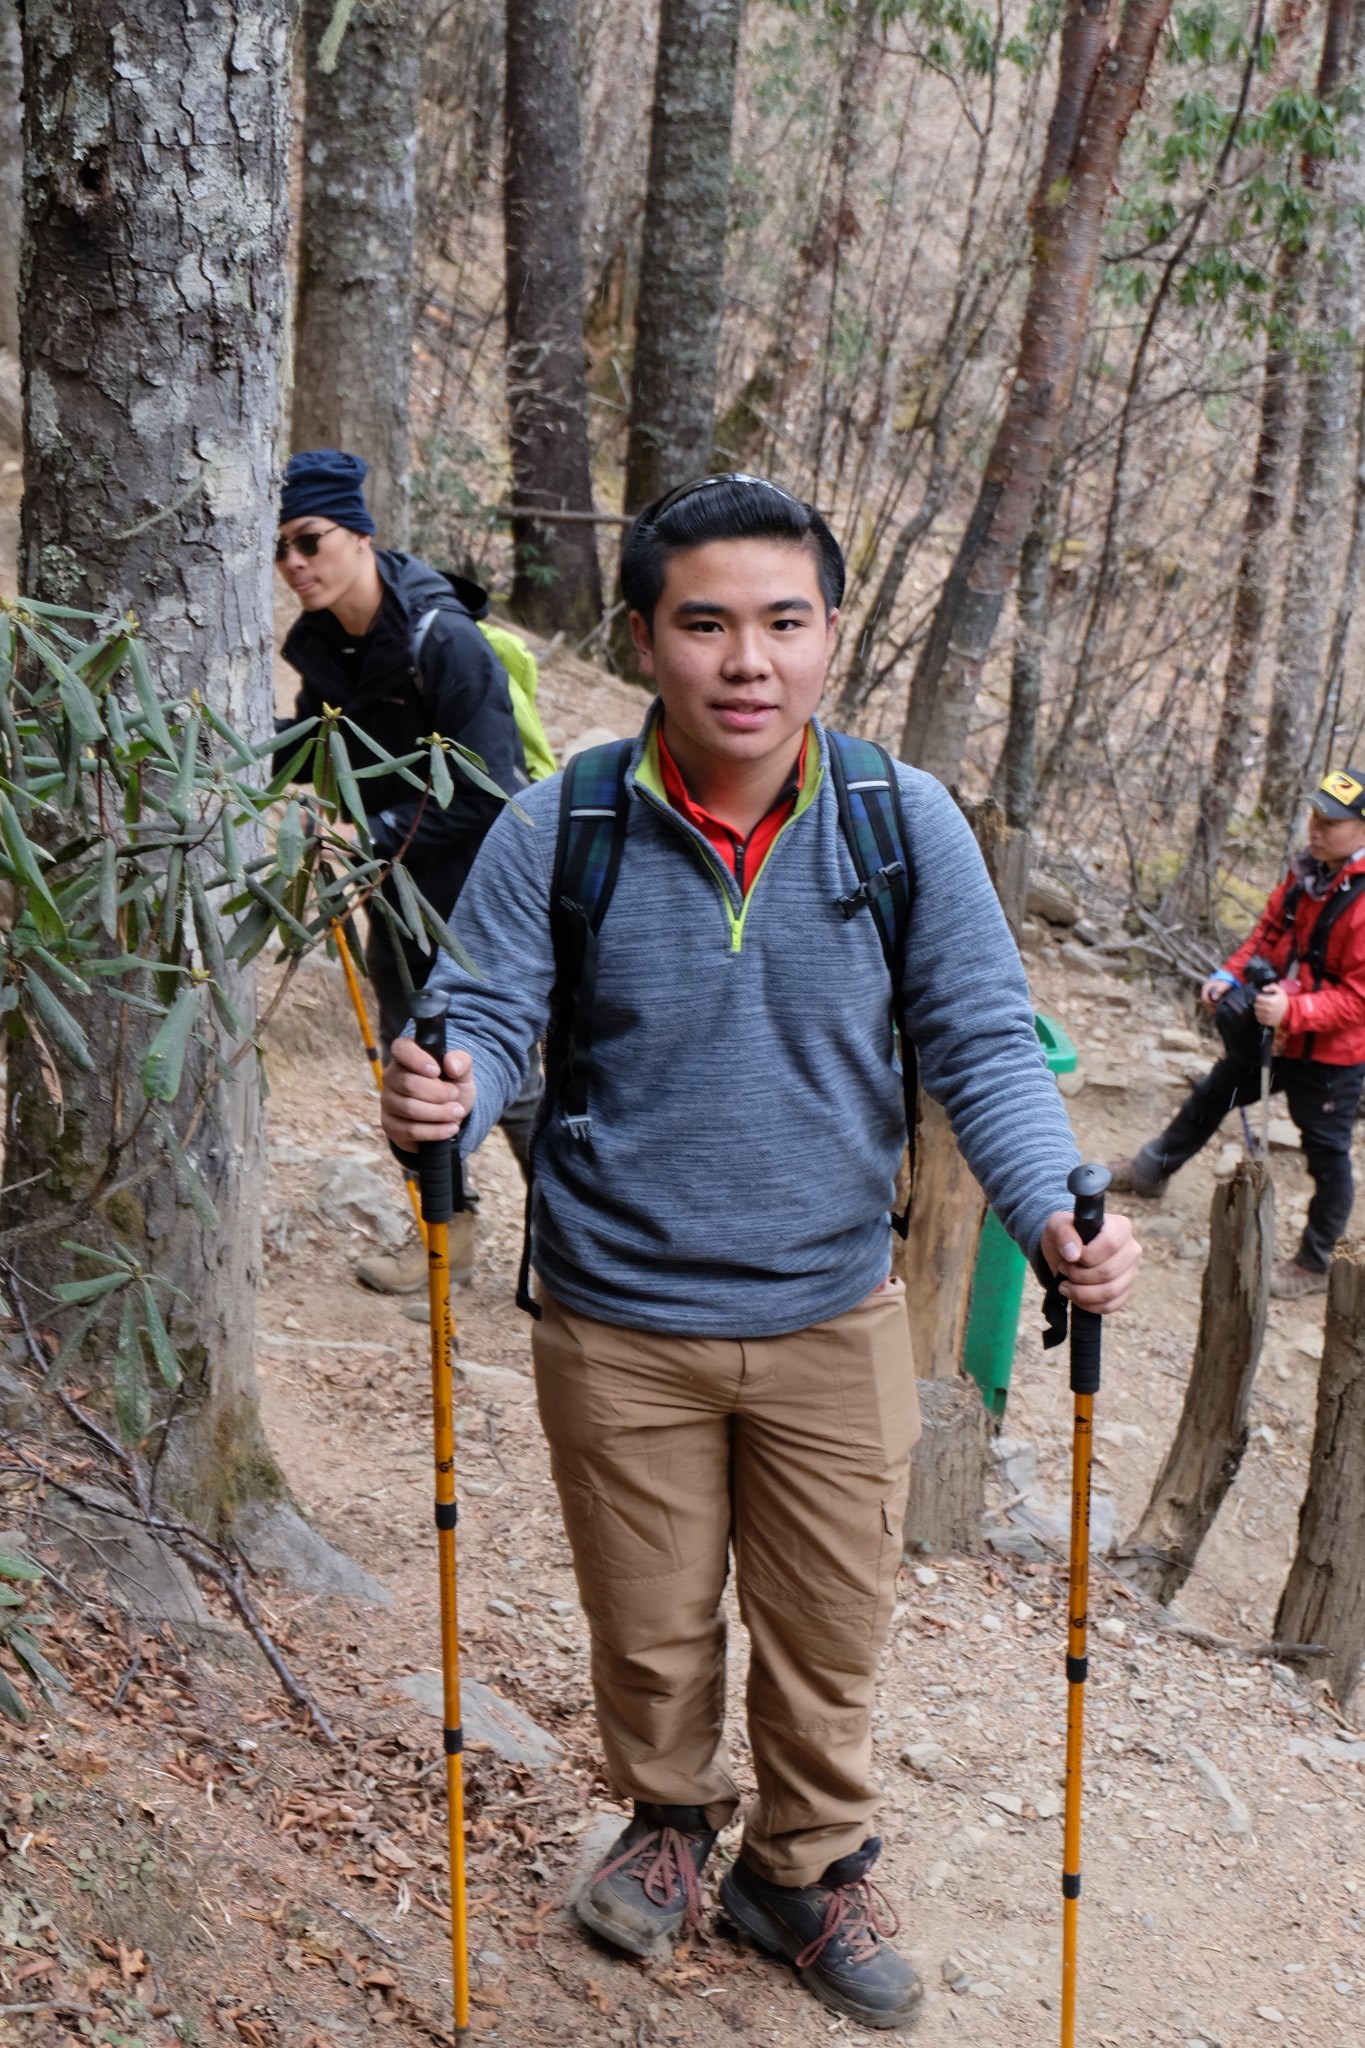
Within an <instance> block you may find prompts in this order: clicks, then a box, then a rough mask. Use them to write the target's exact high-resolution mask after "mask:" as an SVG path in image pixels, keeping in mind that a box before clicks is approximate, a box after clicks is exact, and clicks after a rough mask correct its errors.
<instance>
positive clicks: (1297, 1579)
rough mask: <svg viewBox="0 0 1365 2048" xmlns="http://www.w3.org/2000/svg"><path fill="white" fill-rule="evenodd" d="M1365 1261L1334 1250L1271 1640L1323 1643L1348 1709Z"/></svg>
mask: <svg viewBox="0 0 1365 2048" xmlns="http://www.w3.org/2000/svg"><path fill="white" fill-rule="evenodd" d="M1362 1559H1365V1259H1363V1258H1362V1257H1361V1255H1360V1252H1359V1251H1358V1250H1353V1251H1345V1252H1341V1253H1339V1254H1338V1255H1337V1258H1336V1259H1335V1260H1334V1262H1333V1265H1332V1279H1331V1284H1330V1286H1329V1288H1328V1293H1327V1326H1326V1331H1325V1336H1324V1342H1323V1350H1322V1370H1321V1373H1320V1374H1319V1377H1318V1418H1317V1427H1316V1429H1315V1430H1314V1433H1313V1457H1312V1462H1311V1464H1310V1466H1309V1471H1308V1491H1307V1492H1306V1494H1305V1495H1304V1499H1303V1507H1302V1509H1301V1510H1300V1513H1299V1547H1298V1549H1297V1551H1296V1552H1295V1553H1294V1562H1293V1564H1292V1565H1291V1566H1290V1570H1289V1577H1288V1579H1287V1580H1286V1581H1285V1588H1284V1592H1283V1593H1282V1595H1281V1596H1280V1606H1279V1611H1278V1613H1277V1614H1276V1616H1275V1635H1276V1638H1277V1640H1279V1641H1281V1642H1289V1643H1320V1644H1322V1645H1323V1646H1324V1647H1325V1648H1326V1649H1327V1650H1328V1651H1330V1653H1331V1655H1330V1658H1329V1661H1328V1662H1327V1664H1326V1665H1323V1664H1320V1663H1317V1662H1315V1663H1314V1665H1313V1667H1312V1668H1313V1672H1314V1675H1315V1676H1318V1677H1323V1678H1326V1680H1327V1682H1328V1684H1329V1685H1330V1686H1331V1688H1332V1691H1333V1693H1334V1694H1335V1696H1336V1700H1337V1704H1338V1705H1339V1706H1342V1707H1345V1706H1346V1705H1347V1704H1348V1702H1349V1701H1350V1698H1351V1695H1352V1693H1353V1692H1354V1691H1355V1688H1356V1684H1357V1682H1358V1680H1359V1678H1360V1670H1361V1662H1362V1659H1365V1571H1363V1570H1362V1568H1361V1561H1362Z"/></svg>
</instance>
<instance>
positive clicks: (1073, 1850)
mask: <svg viewBox="0 0 1365 2048" xmlns="http://www.w3.org/2000/svg"><path fill="white" fill-rule="evenodd" d="M1108 1185H1109V1173H1108V1170H1107V1168H1105V1167H1103V1166H1078V1167H1077V1168H1076V1170H1075V1172H1074V1173H1073V1174H1072V1176H1071V1178H1070V1180H1069V1181H1068V1182H1067V1186H1068V1188H1069V1189H1070V1191H1071V1193H1072V1195H1073V1196H1074V1198H1075V1203H1076V1208H1075V1217H1076V1235H1077V1237H1079V1238H1080V1240H1081V1243H1082V1244H1089V1243H1090V1241H1091V1239H1092V1238H1094V1237H1097V1236H1098V1235H1099V1232H1100V1229H1101V1227H1102V1225H1103V1223H1104V1191H1105V1189H1106V1188H1107V1187H1108ZM1099 1385H1100V1318H1099V1317H1098V1316H1097V1315H1092V1314H1091V1313H1090V1311H1089V1310H1088V1309H1083V1308H1075V1307H1073V1308H1072V1310H1071V1392H1072V1394H1073V1396H1074V1398H1075V1417H1074V1422H1073V1427H1072V1442H1071V1573H1070V1591H1069V1598H1068V1604H1067V1637H1066V1679H1067V1688H1066V1815H1065V1824H1064V1831H1063V1838H1062V2048H1075V2041H1076V1942H1077V1936H1078V1933H1079V1918H1080V1904H1081V1771H1082V1765H1083V1762H1084V1755H1085V1680H1086V1674H1087V1670H1088V1668H1089V1667H1088V1658H1087V1653H1086V1644H1087V1640H1088V1629H1089V1611H1088V1610H1089V1602H1090V1467H1091V1455H1092V1452H1093V1449H1094V1435H1093V1425H1094V1414H1095V1395H1096V1394H1097V1393H1098V1392H1099Z"/></svg>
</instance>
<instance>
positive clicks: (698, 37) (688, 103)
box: [625, 0, 740, 512]
mask: <svg viewBox="0 0 1365 2048" xmlns="http://www.w3.org/2000/svg"><path fill="white" fill-rule="evenodd" d="M739 17H740V0H663V7H662V11H661V13H660V16H659V56H658V64H657V67H656V70H655V76H654V111H653V116H652V119H651V124H650V131H649V181H648V184H647V186H646V188H645V219H644V234H643V241H642V253H641V257H640V296H639V302H638V310H637V312H636V316H635V355H634V358H633V361H632V365H631V379H630V436H629V440H628V442H627V446H626V495H625V509H626V511H627V512H638V511H639V510H640V508H641V506H642V505H647V504H649V502H650V501H651V499H654V498H657V497H660V496H662V494H663V493H664V492H665V491H671V490H674V489H675V488H676V487H677V485H679V484H681V483H686V482H687V481H688V479H689V478H690V477H694V476H700V475H702V474H704V473H705V471H706V470H708V469H709V468H710V466H711V438H712V431H713V428H714V423H715V399H716V348H717V344H718V342H719V339H720V313H721V301H722V296H723V287H724V282H725V228H726V218H727V214H728V212H729V203H730V130H731V126H732V124H733V120H734V110H735V65H736V62H737V59H738V55H739Z"/></svg>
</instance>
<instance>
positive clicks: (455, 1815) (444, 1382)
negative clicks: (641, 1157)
mask: <svg viewBox="0 0 1365 2048" xmlns="http://www.w3.org/2000/svg"><path fill="white" fill-rule="evenodd" d="M412 1016H413V1022H414V1024H415V1025H416V1031H415V1033H414V1036H415V1039H416V1042H417V1045H418V1046H419V1047H420V1049H421V1050H422V1051H423V1052H425V1053H429V1054H430V1055H431V1057H432V1059H434V1060H435V1061H436V1062H437V1064H438V1065H439V1064H440V1062H441V1061H442V1059H443V1058H444V1057H445V1051H446V1004H445V1001H444V999H443V998H442V997H441V996H439V995H437V994H436V993H435V991H434V990H431V989H420V990H419V991H418V993H417V994H416V995H415V996H414V997H413V999H412ZM417 1160H418V1165H417V1179H418V1185H419V1187H420V1189H421V1201H422V1221H423V1223H424V1225H425V1231H426V1244H427V1284H428V1288H429V1295H428V1301H429V1307H430V1315H431V1410H432V1419H433V1423H434V1426H435V1455H436V1552H437V1560H438V1564H439V1569H440V1582H441V1691H442V1700H443V1714H442V1719H443V1722H444V1734H443V1743H444V1748H445V1759H446V1821H447V1831H448V1835H449V1848H450V1943H451V1956H452V1961H453V1963H454V1971H455V2032H456V2034H457V2036H458V2035H460V2034H462V2033H463V2032H464V2030H465V2028H466V2027H467V2026H468V2025H469V1928H468V1918H467V1913H466V1906H465V1868H464V1732H463V1728H462V1726H461V1720H460V1607H459V1589H458V1583H457V1579H456V1556H457V1553H456V1542H455V1532H456V1525H457V1523H458V1520H459V1509H458V1507H457V1505H456V1500H455V1395H454V1387H453V1384H452V1378H451V1366H450V1354H451V1349H452V1345H453V1342H454V1337H455V1330H454V1319H453V1317H452V1315H451V1312H450V1259H449V1251H448V1246H447V1231H448V1228H449V1223H450V1218H451V1216H452V1215H454V1213H455V1211H456V1210H457V1209H462V1208H463V1207H464V1179H463V1175H462V1173H461V1171H460V1165H459V1154H458V1151H457V1150H456V1147H455V1145H454V1144H452V1143H451V1141H450V1140H449V1139H443V1140H440V1141H438V1142H437V1143H436V1144H433V1145H422V1146H420V1147H419V1149H418V1154H417Z"/></svg>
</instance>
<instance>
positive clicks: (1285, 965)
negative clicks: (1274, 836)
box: [1227, 853, 1365, 1067]
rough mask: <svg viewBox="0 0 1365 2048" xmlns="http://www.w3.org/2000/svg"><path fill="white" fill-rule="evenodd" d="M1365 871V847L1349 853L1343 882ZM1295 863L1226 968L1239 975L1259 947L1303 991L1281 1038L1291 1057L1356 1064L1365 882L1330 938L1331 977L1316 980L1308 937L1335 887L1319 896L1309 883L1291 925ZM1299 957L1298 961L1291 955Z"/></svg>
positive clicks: (1362, 1001)
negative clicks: (1307, 960) (1287, 906)
mask: <svg viewBox="0 0 1365 2048" xmlns="http://www.w3.org/2000/svg"><path fill="white" fill-rule="evenodd" d="M1360 874H1365V853H1362V854H1359V855H1357V857H1356V858H1355V859H1354V860H1350V861H1347V863H1346V865H1345V867H1344V868H1343V869H1342V870H1341V873H1340V874H1339V875H1338V877H1337V882H1338V885H1340V883H1341V882H1342V881H1343V880H1345V879H1346V878H1347V877H1349V876H1351V875H1360ZM1295 880H1296V878H1295V875H1294V873H1293V870H1292V869H1291V870H1290V872H1289V873H1288V874H1287V875H1286V876H1285V878H1284V880H1283V881H1282V882H1281V883H1280V886H1279V887H1278V889H1276V891H1275V893H1274V895H1273V896H1272V897H1271V899H1270V901H1269V902H1268V903H1267V904H1266V907H1265V909H1264V911H1263V912H1262V913H1261V918H1260V922H1259V923H1258V924H1257V926H1256V929H1255V931H1254V932H1253V933H1252V934H1251V937H1250V938H1249V939H1248V940H1247V941H1246V943H1245V945H1242V946H1239V947H1238V948H1237V951H1236V952H1235V953H1234V954H1233V956H1232V958H1231V959H1230V960H1229V961H1228V962H1227V972H1228V973H1229V974H1235V975H1236V976H1237V978H1238V980H1239V981H1240V980H1241V978H1242V970H1243V969H1244V968H1245V966H1246V964H1247V962H1248V960H1250V959H1251V957H1252V955H1253V953H1259V954H1260V955H1261V957H1262V958H1263V959H1265V960H1268V961H1269V962H1270V964H1271V966H1272V967H1276V968H1278V969H1279V972H1280V973H1281V974H1282V975H1293V976H1295V978H1296V979H1297V980H1298V982H1299V986H1300V993H1299V994H1297V995H1294V994H1291V995H1290V997H1289V1008H1288V1010H1287V1012H1286V1013H1285V1019H1284V1022H1283V1024H1282V1025H1281V1026H1280V1029H1279V1032H1278V1034H1277V1038H1276V1047H1275V1049H1276V1051H1277V1052H1278V1053H1279V1054H1280V1055H1281V1056H1282V1057H1283V1058H1285V1059H1290V1060H1303V1059H1314V1060H1322V1061H1323V1062H1324V1063H1325V1064H1326V1065H1328V1066H1332V1067H1353V1066H1357V1065H1358V1064H1360V1063H1361V1062H1362V1061H1365V890H1362V891H1361V893H1360V894H1359V895H1358V896H1357V897H1355V899H1354V900H1353V901H1352V902H1351V903H1349V904H1348V905H1347V907H1346V909H1345V910H1344V911H1343V912H1342V914H1341V916H1340V917H1339V918H1338V919H1337V921H1336V923H1335V925H1334V926H1333V927H1332V930H1331V932H1330V934H1329V936H1328V940H1327V978H1326V980H1324V982H1323V983H1322V986H1321V987H1320V988H1314V986H1313V977H1312V974H1311V972H1310V970H1309V969H1308V968H1307V967H1306V966H1305V965H1304V964H1303V956H1304V954H1305V953H1306V952H1307V950H1308V941H1309V938H1310V936H1311V934H1312V930H1313V927H1314V925H1315V924H1316V923H1317V921H1318V918H1319V916H1320V914H1321V913H1322V911H1323V910H1324V909H1325V908H1326V906H1327V905H1328V903H1330V902H1331V900H1332V898H1331V892H1330V891H1329V892H1328V894H1327V895H1326V896H1322V897H1319V898H1318V899H1317V900H1316V901H1314V899H1313V898H1312V897H1311V896H1309V894H1308V892H1307V890H1304V891H1303V892H1302V893H1301V894H1300V897H1299V901H1298V905H1297V907H1296V909H1295V911H1294V918H1293V923H1292V925H1287V924H1286V923H1285V917H1284V901H1285V898H1286V896H1287V895H1288V894H1289V892H1290V890H1291V889H1292V888H1293V887H1294V885H1295ZM1294 962H1297V963H1298V964H1297V966H1294V965H1292V964H1291V963H1294Z"/></svg>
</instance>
